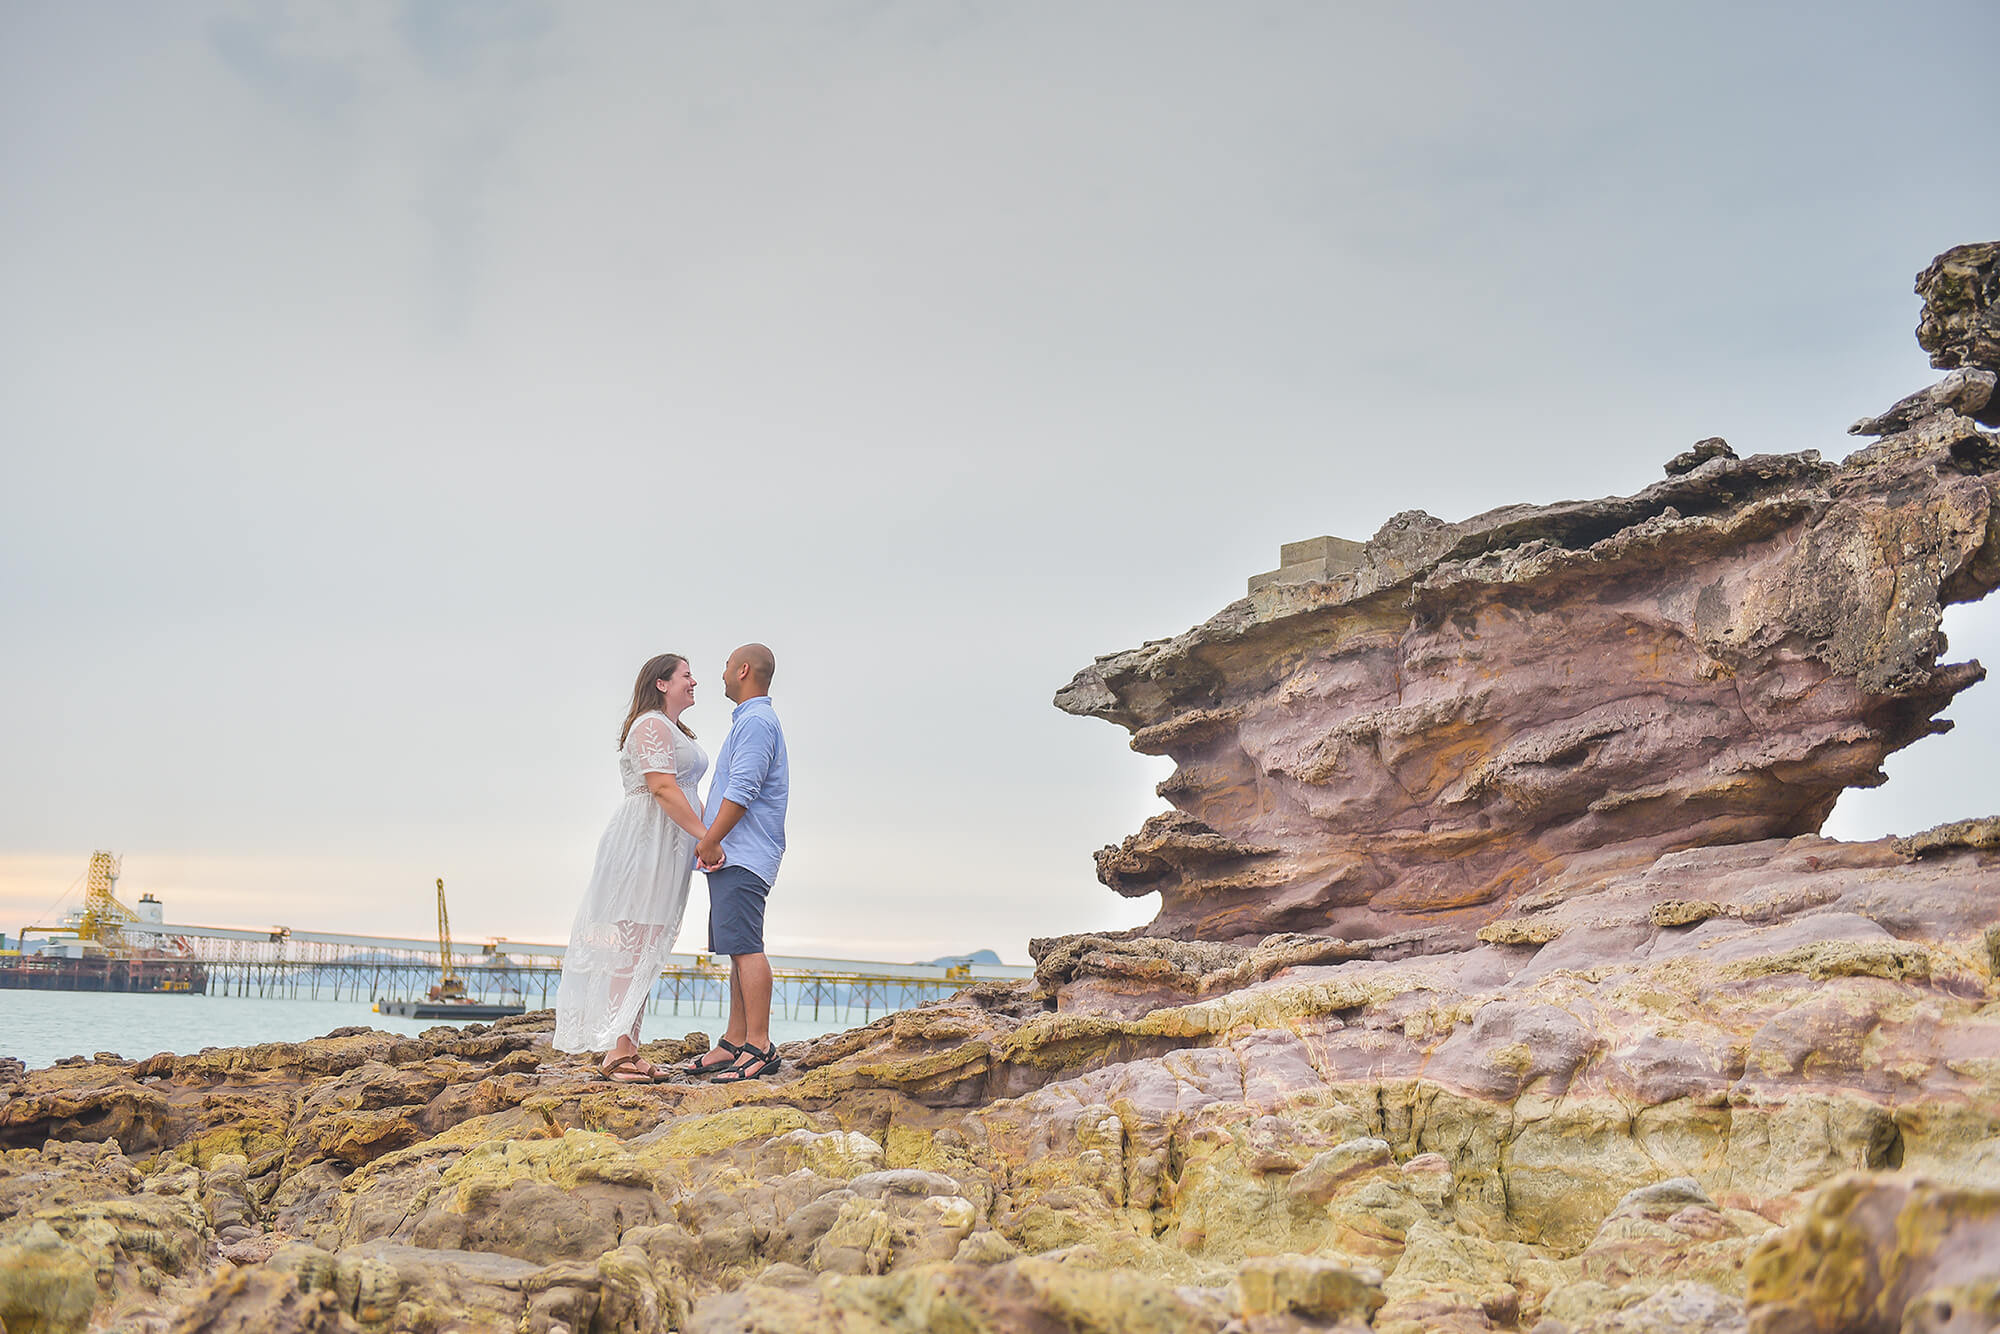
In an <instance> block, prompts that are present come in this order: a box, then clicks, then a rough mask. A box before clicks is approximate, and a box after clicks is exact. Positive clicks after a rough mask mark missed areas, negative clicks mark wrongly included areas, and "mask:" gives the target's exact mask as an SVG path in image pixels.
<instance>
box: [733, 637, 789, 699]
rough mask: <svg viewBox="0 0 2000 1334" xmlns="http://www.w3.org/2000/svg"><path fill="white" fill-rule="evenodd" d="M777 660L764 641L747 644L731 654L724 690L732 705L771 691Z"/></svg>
mask: <svg viewBox="0 0 2000 1334" xmlns="http://www.w3.org/2000/svg"><path fill="white" fill-rule="evenodd" d="M777 670H778V660H777V659H776V658H774V657H772V656H771V650H770V649H767V648H765V647H764V646H763V645H762V644H745V645H744V646H743V647H742V648H739V649H737V650H736V651H735V652H734V653H732V654H730V655H729V661H728V663H726V664H725V665H724V666H723V669H722V693H723V694H725V695H727V696H728V697H729V701H730V703H732V704H739V703H741V702H742V701H744V700H746V699H755V698H756V697H757V696H759V695H768V694H770V693H771V677H772V676H773V675H775V674H776V673H777Z"/></svg>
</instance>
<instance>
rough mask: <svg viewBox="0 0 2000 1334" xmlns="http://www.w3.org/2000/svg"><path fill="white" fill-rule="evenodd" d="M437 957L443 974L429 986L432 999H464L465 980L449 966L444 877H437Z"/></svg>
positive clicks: (448, 930)
mask: <svg viewBox="0 0 2000 1334" xmlns="http://www.w3.org/2000/svg"><path fill="white" fill-rule="evenodd" d="M437 885H438V958H439V959H440V960H441V961H442V962H443V964H444V976H443V977H442V978H440V979H439V980H438V984H437V985H436V986H434V987H432V988H431V999H432V1000H434V1001H455V1000H464V999H465V980H464V979H463V978H461V977H460V976H459V975H458V970H457V969H455V968H453V967H452V966H451V914H450V913H449V912H447V911H445V906H444V877H443V876H439V877H438V882H437Z"/></svg>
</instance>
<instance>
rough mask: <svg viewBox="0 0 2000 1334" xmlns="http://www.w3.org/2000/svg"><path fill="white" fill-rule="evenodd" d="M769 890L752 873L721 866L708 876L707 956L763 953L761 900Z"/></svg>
mask: <svg viewBox="0 0 2000 1334" xmlns="http://www.w3.org/2000/svg"><path fill="white" fill-rule="evenodd" d="M770 892H771V887H770V886H769V885H767V884H765V883H764V882H763V881H762V880H760V879H758V877H757V875H756V873H755V872H753V871H747V870H745V869H744V868H743V867H741V866H725V867H723V868H722V869H721V870H720V871H710V872H709V873H708V952H709V953H710V954H727V955H729V956H730V957H731V958H735V957H736V956H737V955H739V954H762V953H763V952H764V899H765V896H767V895H768V894H770Z"/></svg>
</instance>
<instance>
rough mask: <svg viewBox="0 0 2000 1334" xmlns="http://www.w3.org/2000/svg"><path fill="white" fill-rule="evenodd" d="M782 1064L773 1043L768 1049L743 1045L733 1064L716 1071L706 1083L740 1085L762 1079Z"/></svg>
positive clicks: (776, 1047) (776, 1046)
mask: <svg viewBox="0 0 2000 1334" xmlns="http://www.w3.org/2000/svg"><path fill="white" fill-rule="evenodd" d="M745 1057H748V1058H749V1059H748V1061H746V1060H745V1059H744V1058H745ZM782 1064H784V1062H783V1061H781V1060H779V1059H778V1044H777V1043H775V1042H773V1043H772V1044H771V1045H770V1046H768V1047H757V1046H752V1045H749V1044H745V1045H744V1046H743V1047H741V1048H739V1049H738V1055H737V1057H736V1061H735V1063H734V1064H732V1065H725V1066H723V1067H722V1068H721V1069H720V1070H717V1071H716V1072H715V1073H714V1074H712V1075H710V1076H709V1077H708V1082H709V1083H711V1084H741V1083H743V1082H745V1081H746V1080H751V1079H762V1078H763V1077H764V1076H765V1075H768V1074H770V1073H771V1072H772V1071H774V1070H776V1069H777V1068H778V1067H779V1066H780V1065H782Z"/></svg>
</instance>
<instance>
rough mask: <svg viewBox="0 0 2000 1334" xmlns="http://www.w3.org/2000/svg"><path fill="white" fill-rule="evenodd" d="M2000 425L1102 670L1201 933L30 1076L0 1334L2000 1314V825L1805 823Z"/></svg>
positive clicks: (1848, 1324) (845, 1332)
mask: <svg viewBox="0 0 2000 1334" xmlns="http://www.w3.org/2000/svg"><path fill="white" fill-rule="evenodd" d="M1955 262H1956V261H1955ZM1978 262H1983V261H1966V263H1968V264H1971V266H1972V267H1971V269H1970V270H1969V271H1972V272H1974V273H1975V276H1976V274H1977V273H1978V272H1979V271H1980V270H1978ZM1926 318H1927V319H1928V318H1929V316H1928V315H1927V317H1926ZM1962 322H1963V321H1961V323H1962ZM1954 327H1955V326H1954ZM1954 336H1956V335H1954ZM1996 458H2000V454H1996V453H1995V452H1994V451H1993V447H1992V442H1991V440H1990V438H1989V437H1987V436H1986V435H1984V434H1983V433H1981V432H1980V431H1979V430H1978V428H1977V427H1976V426H1975V425H1973V424H1971V423H1970V422H1969V421H1968V419H1967V418H1966V417H1965V415H1964V414H1963V413H1960V412H1959V411H1957V410H1956V409H1955V408H1953V407H1951V406H1950V405H1949V404H1948V403H1945V404H1941V403H1940V401H1939V400H1938V398H1937V397H1936V396H1930V397H1926V398H1925V400H1924V405H1923V406H1922V408H1921V410H1916V409H1912V411H1911V413H1910V414H1908V420H1907V422H1906V423H1905V425H1903V426H1900V427H1898V428H1897V433H1896V434H1892V435H1891V436H1890V437H1889V438H1888V439H1885V440H1884V441H1883V442H1882V443H1881V444H1879V445H1876V446H1872V447H1870V448H1869V449H1867V450H1864V451H1862V453H1860V454H1858V455H1856V456H1855V457H1853V458H1851V459H1849V460H1848V461H1847V462H1846V463H1844V464H1840V465H1826V464H1822V463H1820V462H1818V461H1817V460H1816V459H1813V458H1811V457H1810V456H1797V457H1793V458H1785V459H1770V458H1762V459H1760V458H1750V459H1741V460H1739V459H1736V458H1734V457H1733V455H1732V453H1731V452H1730V451H1729V449H1728V447H1727V446H1726V445H1724V444H1723V443H1722V442H1721V441H1719V440H1710V441H1704V442H1703V443H1702V445H1701V446H1699V447H1697V449H1695V450H1693V451H1690V452H1689V454H1688V455H1687V456H1685V457H1684V458H1682V459H1679V460H1676V461H1675V463H1674V464H1673V465H1671V466H1670V468H1669V481H1668V482H1666V483H1663V484H1662V485H1661V487H1656V488H1653V489H1652V490H1650V491H1647V492H1644V493H1641V495H1640V496H1637V497H1632V498H1630V499H1627V500H1620V501H1604V502H1594V503H1591V504H1586V505H1575V506H1556V507H1550V508H1547V509H1539V510H1535V509H1528V508H1526V507H1523V508H1522V509H1520V510H1515V511H1503V512H1500V513H1499V514H1497V515H1490V516H1485V517H1483V518H1482V519H1479V520H1473V521H1470V522H1469V523H1467V524H1462V525H1442V524H1439V523H1437V522H1436V521H1435V520H1429V519H1426V518H1422V517H1413V516H1402V517H1401V518H1399V519H1398V520H1394V521H1392V522H1391V524H1390V525H1389V527H1388V528H1386V529H1385V530H1384V533H1383V534H1382V535H1378V537H1377V539H1376V540H1375V541H1374V542H1372V543H1370V544H1368V547H1367V550H1366V553H1365V554H1366V559H1365V560H1364V561H1363V562H1362V563H1361V565H1360V566H1359V567H1358V568H1356V569H1353V570H1351V571H1348V572H1347V573H1344V574H1341V575H1339V576H1338V577H1336V578H1334V579H1331V580H1329V581H1319V582H1314V581H1312V580H1306V581H1303V582H1296V581H1293V580H1292V577H1291V574H1290V573H1288V571H1289V570H1290V569H1291V566H1287V567H1285V568H1283V569H1281V570H1280V571H1279V574H1280V575H1282V576H1284V577H1283V578H1278V579H1273V580H1270V581H1267V582H1266V583H1264V584H1263V585H1262V586H1261V587H1260V591H1259V592H1258V593H1257V594H1256V595H1254V596H1253V597H1252V598H1251V599H1249V600H1247V601H1246V602H1243V603H1239V604H1236V605H1235V606H1234V607H1232V608H1230V609H1229V610H1228V611H1226V612H1225V613H1223V615H1222V616H1220V617H1218V618H1217V619H1216V620H1215V621H1212V622H1210V623H1209V625H1208V626H1205V627H1202V628H1201V629H1199V630H1197V631H1195V632H1192V633H1191V634H1190V635H1189V636H1183V637H1182V639H1180V640H1175V641H1167V642H1166V643H1163V644H1155V645H1149V646H1148V647H1147V648H1145V649H1142V650H1138V651H1137V652H1135V653H1132V654H1124V655H1119V657H1117V658H1113V659H1108V660H1105V661H1103V662H1100V663H1099V664H1098V666H1097V667H1095V668H1093V669H1092V670H1091V671H1090V672H1086V673H1085V674H1084V675H1083V676H1081V677H1079V679H1078V681H1077V682H1076V683H1074V684H1073V685H1072V686H1071V688H1070V689H1069V690H1068V691H1066V692H1065V695H1064V698H1065V701H1066V703H1067V704H1068V705H1069V706H1071V707H1074V708H1076V709H1077V710H1078V711H1082V712H1088V713H1094V714H1100V715H1102V716H1106V717H1112V718H1114V719H1116V720H1118V721H1120V722H1123V723H1125V724H1126V725H1127V726H1131V727H1133V728H1134V729H1135V733H1136V735H1135V744H1140V745H1141V746H1142V748H1149V749H1157V750H1160V751H1161V752H1163V753H1168V754H1173V755H1175V756H1176V757H1177V758H1179V759H1180V761H1181V770H1180V772H1179V774H1177V775H1176V778H1175V780H1173V781H1172V782H1170V783H1169V785H1168V794H1169V795H1170V796H1171V797H1172V798H1173V800H1174V802H1175V804H1176V806H1177V807H1178V808H1179V809H1178V810H1177V811H1176V812H1175V813H1174V814H1173V815H1171V816H1169V817H1165V818H1163V819H1161V820H1159V821H1156V822H1154V824H1152V825H1150V826H1149V828H1148V830H1147V831H1146V832H1145V833H1143V834H1142V835H1141V836H1139V838H1137V839H1135V840H1133V841H1130V842H1128V844H1127V846H1126V847H1125V848H1124V849H1119V850H1108V851H1107V854H1106V856H1105V857H1104V859H1103V865H1104V869H1105V874H1106V879H1107V880H1108V881H1109V882H1110V883H1112V884H1113V885H1114V887H1117V888H1121V889H1125V890H1128V891H1136V890H1139V889H1141V888H1142V887H1147V888H1157V889H1160V890H1162V891H1163V895H1164V898H1165V903H1166V908H1165V910H1164V911H1163V914H1162V917H1161V920H1160V921H1159V922H1157V923H1155V925H1154V927H1153V929H1151V930H1150V931H1137V932H1127V933H1116V934H1104V935H1089V936H1073V937H1066V938H1061V939H1054V940H1038V941H1035V942H1034V944H1033V946H1032V950H1033V953H1034V956H1035V959H1036V964H1037V970H1036V977H1035V979H1034V980H1033V981H1032V982H1027V983H1021V984H1018V985H1015V984H982V985H980V986H976V987H972V988H968V989H967V990H965V991H962V992H960V993H959V994H958V995H957V996H955V997H953V998H952V999H951V1000H950V1001H947V1002H942V1003H938V1004H934V1005H929V1006H925V1007H923V1008H921V1009H917V1010H912V1011H907V1012H904V1013H900V1014H894V1015H890V1016H888V1017H886V1018H884V1019H882V1020H880V1021H878V1022H876V1023H874V1024H871V1025H869V1026H868V1027H866V1028H862V1029H856V1030H852V1031H850V1032H846V1033H840V1034H834V1035H830V1036H827V1037H824V1038H821V1039H818V1040H815V1041H813V1042H808V1043H797V1044H793V1045H792V1046H790V1047H787V1048H785V1049H784V1052H783V1054H784V1056H785V1066H784V1069H783V1071H782V1073H781V1076H780V1077H779V1078H778V1079H776V1080H773V1081H769V1082H761V1083H753V1084H750V1085H746V1086H721V1087H718V1086H711V1085H706V1084H700V1083H695V1082H692V1081H682V1082H672V1083H666V1084H659V1085H625V1084H612V1083H606V1082H602V1081H598V1080H594V1079H593V1078H592V1077H591V1075H592V1071H591V1069H590V1067H589V1065H588V1064H587V1063H586V1062H583V1061H580V1060H578V1059H575V1058H570V1057H564V1056H560V1055H557V1054H555V1053H553V1052H552V1051H551V1050H550V1049H549V1047H548V1046H547V1045H546V1043H547V1037H548V1034H549V1032H550V1029H551V1027H552V1024H551V1021H550V1017H549V1016H548V1015H547V1014H541V1015H529V1016H523V1017H521V1018H520V1019H517V1020H506V1021H502V1022H501V1023H499V1024H496V1025H493V1026H492V1027H490V1028H487V1027H484V1026H473V1027H470V1028H467V1029H464V1030H454V1029H449V1028H439V1029H434V1030H431V1031H430V1032H428V1033H426V1034H425V1035H424V1036H423V1037H421V1038H406V1037H397V1036H392V1035H389V1034H383V1033H375V1032H370V1031H367V1030H341V1031H339V1032H337V1033H335V1034H332V1035H329V1036H328V1037H326V1038H323V1039H319V1040H316V1041H312V1042H305V1043H273V1044H267V1045H265V1046H260V1047H253V1048H245V1049H240V1050H214V1051H208V1052H203V1053H201V1054H199V1055H195V1056H173V1055H162V1056H156V1057H153V1058H151V1059H148V1060H144V1061H124V1060H120V1059H117V1058H115V1057H109V1056H106V1057H100V1058H99V1059H97V1060H95V1061H93V1062H77V1063H68V1064H64V1065H61V1066H58V1067H55V1068H51V1069H47V1070H34V1071H27V1070H23V1069H22V1068H21V1067H20V1066H19V1064H18V1063H10V1062H4V1061H0V1330H4V1331H7V1332H9V1334H23V1331H29V1332H30V1334H72V1332H75V1331H82V1330H85V1329H94V1330H108V1331H131V1334H139V1332H140V1331H146V1332H147V1334H153V1332H154V1331H165V1330H169V1329H171V1330H173V1331H175V1334H224V1332H225V1331H228V1332H230V1334H234V1332H235V1331H244V1332H246V1334H247V1332H248V1331H253V1330H254V1331H279V1332H281V1334H307V1332H311V1334H386V1332H387V1331H413V1332H414V1334H446V1332H447V1331H449V1332H450V1334H486V1332H488V1331H491V1332H493V1334H499V1332H500V1331H510V1332H512V1331H526V1332H527V1334H559V1332H560V1334H584V1331H591V1332H592V1334H625V1332H631V1334H637V1332H638V1331H652V1330H660V1329H677V1330H690V1331H712V1332H714V1334H721V1332H722V1331H730V1332H732V1334H747V1332H748V1331H767V1332H769V1334H779V1332H780V1331H783V1332H784V1334H799V1332H805V1334H813V1332H821V1334H917V1331H931V1330H941V1331H942V1330H949V1331H966V1332H968V1334H970V1332H972V1331H981V1332H986V1331H1014V1330H1023V1331H1037V1332H1039V1334H1068V1332H1075V1334H1082V1332H1083V1331H1090V1332H1091V1334H1153V1332H1154V1331H1157V1332H1158V1334H1169V1332H1170V1331H1171V1332H1173V1334H1179V1332H1180V1331H1196V1332H1197V1334H1306V1332H1307V1331H1350V1332H1358V1331H1363V1330H1369V1329H1372V1330H1376V1331H1384V1332H1393V1334H1420V1332H1423V1331H1486V1330H1496V1329H1497V1330H1521V1331H1528V1330H1533V1331H1537V1332H1538V1334H1614V1332H1616V1334H1642V1332H1647V1334H1657V1332H1659V1331H1690V1332H1692V1331H1702V1332H1703V1334H1722V1332H1724V1331H1728V1332H1730V1334H1739V1332H1748V1331H1756V1334H1819V1332H1821V1331H1825V1332H1826V1334H1832V1331H1876V1330H1879V1331H1885V1332H1886V1331H1909V1332H1911V1334H1914V1332H1915V1331H1945V1330H1977V1331H1981V1334H1986V1332H1987V1331H1991V1330H1992V1329H1994V1328H1996V1327H2000V981H1997V980H1996V974H2000V821H1996V820H1994V819H1986V820H1971V821H1961V822H1958V823H1956V824H1951V825H1944V826H1940V827H1938V828H1936V829H1932V830H1928V831H1924V832H1922V833H1918V834H1913V835H1912V836H1910V837H1908V838H1906V839H1883V840H1880V841H1878V842H1872V843H1861V844H1851V843H1841V842H1836V841H1834V840H1830V839H1825V838H1821V837H1819V836H1818V835H1817V833H1816V829H1817V824H1818V819H1819V816H1820V815H1822V814H1823V813H1824V807H1825V805H1826V804H1827V803H1829V802H1830V801H1831V798H1832V795H1833V794H1835V793H1837V791H1838V790H1839V786H1840V785H1841V784H1842V783H1845V782H1866V781H1871V780H1872V778H1873V777H1874V775H1875V773H1876V768H1875V766H1876V765H1877V764H1879V762H1880V759H1881V757H1882V756H1883V755H1885V754H1887V753H1888V752H1889V751H1890V750H1892V749H1894V747H1895V746H1897V745H1900V744H1904V743H1905V742H1907V741H1908V740H1909V739H1910V738H1911V737H1914V736H1916V735H1921V734H1922V733H1923V732H1924V731H1926V730H1929V729H1931V728H1933V727H1934V726H1935V725H1936V724H1935V722H1934V719H1935V715H1936V711H1937V709H1938V708H1939V707H1941V706H1942V705H1943V703H1944V702H1945V701H1947V700H1948V699H1949V698H1950V697H1951V695H1952V694H1953V693H1954V692H1955V691H1956V690H1958V689H1960V688H1962V687H1963V686H1964V685H1966V684H1968V683H1969V682H1971V681H1972V680H1975V679H1977V676H1978V669H1977V668H1976V667H1973V666H1970V665H1967V666H1962V667H1956V668H1954V667H1940V666H1939V665H1938V662H1937V659H1938V656H1939V655H1940V654H1941V653H1942V652H1943V644H1942V642H1941V638H1940V637H1939V636H1938V634H1937V619H1936V614H1937V609H1938V607H1939V605H1940V604H1941V603H1942V602H1944V601H1948V600H1951V599H1953V598H1960V597H1972V596H1978V595H1979V594H1980V593H1982V592H1984V591H1985V589H1986V588H1988V587H1990V586H1991V585H1992V584H1993V583H1995V582H2000V550H1996V548H1995V544H1994V543H1993V541H1992V536H1991V534H1992V528H1993V523H1994V520H1993V518H1992V514H1993V495H1994V490H1993V487H1994V477H1993V466H1994V460H1995V459H1996ZM1344 559H1345V554H1343V560H1344ZM1326 560H1327V569H1328V570H1329V571H1331V570H1332V567H1333V564H1334V563H1335V562H1333V560H1332V558H1331V557H1327V558H1326ZM1291 564H1292V565H1296V564H1298V563H1297V562H1293V563H1291ZM1517 675H1525V678H1526V679H1524V680H1517V679H1515V678H1516V677H1517ZM1391 681H1393V683H1394V686H1395V689H1394V692H1393V693H1390V694H1384V693H1383V692H1384V691H1385V690H1386V689H1387V688H1388V687H1387V685H1386V684H1385V683H1387V682H1391ZM705 1045H706V1040H705V1039H704V1038H702V1037H701V1036H700V1035H698V1034H696V1035H689V1036H688V1037H687V1038H686V1039H683V1040H680V1041H676V1042H664V1043H655V1044H652V1045H651V1046H649V1047H648V1048H647V1054H648V1055H649V1056H650V1057H652V1058H653V1059H654V1060H656V1061H659V1062H661V1063H667V1062H670V1061H673V1060H675V1059H676V1058H683V1057H685V1056H686V1055H688V1054H690V1053H692V1052H694V1051H697V1050H700V1049H702V1048H704V1047H705Z"/></svg>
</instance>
